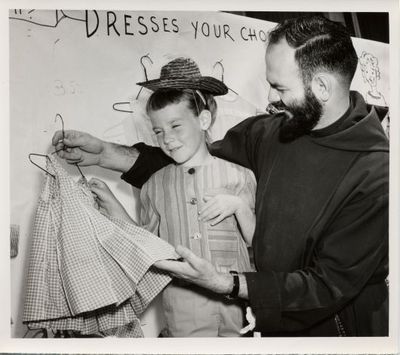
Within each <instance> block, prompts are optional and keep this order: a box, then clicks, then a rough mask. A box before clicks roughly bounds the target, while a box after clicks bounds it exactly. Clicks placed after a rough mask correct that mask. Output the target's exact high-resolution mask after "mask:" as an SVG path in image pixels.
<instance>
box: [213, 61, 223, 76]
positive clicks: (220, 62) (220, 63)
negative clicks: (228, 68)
mask: <svg viewBox="0 0 400 355" xmlns="http://www.w3.org/2000/svg"><path fill="white" fill-rule="evenodd" d="M217 64H219V65H220V66H221V70H222V74H221V81H222V82H224V72H225V68H224V66H223V64H222V59H221V60H219V61H217V62H216V63H215V64H214V66H213V69H214V68H215V67H216V65H217Z"/></svg>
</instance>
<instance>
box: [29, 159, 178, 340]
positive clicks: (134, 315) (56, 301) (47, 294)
mask: <svg viewBox="0 0 400 355" xmlns="http://www.w3.org/2000/svg"><path fill="white" fill-rule="evenodd" d="M47 170H48V171H49V172H51V173H52V174H53V175H54V176H55V178H53V177H52V176H50V175H47V177H46V180H45V184H44V186H43V190H42V193H41V195H40V198H39V202H38V207H37V212H36V216H35V220H34V226H33V242H32V248H31V255H30V263H29V270H28V277H27V288H26V298H25V307H24V314H23V321H24V322H25V323H27V324H28V326H29V327H30V328H51V329H57V330H74V331H79V332H81V333H82V334H94V333H99V332H100V333H101V332H103V333H104V334H108V335H109V334H114V335H115V334H117V335H119V336H121V331H120V330H118V329H117V328H118V327H124V329H125V331H123V332H122V333H123V334H125V335H126V336H141V335H142V332H141V330H140V327H138V325H139V321H138V316H139V315H140V314H141V313H142V312H143V311H144V310H145V309H146V307H147V306H148V305H149V303H150V302H151V301H152V300H153V299H154V297H155V296H156V295H157V294H158V293H159V292H161V290H162V289H163V288H164V287H165V286H166V285H167V284H168V282H169V281H170V280H171V278H170V276H168V275H167V274H165V273H163V272H161V271H159V270H157V269H156V268H154V267H152V265H153V264H154V262H155V261H157V260H161V259H171V258H176V254H175V252H174V248H173V247H172V246H171V245H169V244H168V243H166V242H164V241H163V240H161V239H160V238H158V237H156V236H155V235H153V234H151V233H149V232H148V231H146V230H144V229H142V228H139V227H137V226H135V225H133V224H129V223H127V222H125V221H122V220H118V219H116V218H112V217H110V216H107V215H104V214H102V213H100V212H99V211H98V209H97V208H96V204H95V201H94V198H93V196H92V193H91V191H90V189H89V188H88V186H87V184H86V183H85V182H84V181H82V180H81V181H80V182H75V181H73V180H72V179H71V177H70V176H69V175H68V174H67V172H66V171H65V170H64V169H63V168H62V167H61V166H60V165H59V164H58V162H57V160H56V158H54V157H50V159H49V160H48V163H47Z"/></svg>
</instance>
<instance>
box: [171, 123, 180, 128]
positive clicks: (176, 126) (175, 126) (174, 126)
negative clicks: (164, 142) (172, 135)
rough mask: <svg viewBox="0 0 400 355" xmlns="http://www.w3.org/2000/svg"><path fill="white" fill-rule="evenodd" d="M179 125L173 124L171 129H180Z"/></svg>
mask: <svg viewBox="0 0 400 355" xmlns="http://www.w3.org/2000/svg"><path fill="white" fill-rule="evenodd" d="M180 126H181V125H180V124H174V125H173V126H172V128H178V127H180Z"/></svg>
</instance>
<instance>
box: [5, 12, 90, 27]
mask: <svg viewBox="0 0 400 355" xmlns="http://www.w3.org/2000/svg"><path fill="white" fill-rule="evenodd" d="M91 12H92V11H89V12H88V13H89V14H90V13H91ZM9 19H10V20H20V21H25V22H29V23H32V24H34V25H38V26H42V27H51V28H56V27H57V26H58V24H59V23H60V22H61V21H62V20H66V19H69V20H74V21H81V22H85V16H84V12H81V11H73V10H71V11H67V10H36V9H12V10H9Z"/></svg>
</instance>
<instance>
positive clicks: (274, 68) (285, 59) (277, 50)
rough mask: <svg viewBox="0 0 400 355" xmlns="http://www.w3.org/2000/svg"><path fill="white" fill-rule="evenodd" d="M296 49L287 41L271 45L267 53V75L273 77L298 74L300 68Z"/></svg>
mask: <svg viewBox="0 0 400 355" xmlns="http://www.w3.org/2000/svg"><path fill="white" fill-rule="evenodd" d="M294 55H295V49H294V48H292V47H290V46H289V45H288V43H287V42H286V40H281V41H279V42H278V43H274V44H270V45H268V47H267V50H266V53H265V62H266V69H267V73H269V74H270V75H272V76H275V74H276V75H279V76H280V75H281V74H289V73H291V74H295V73H296V74H298V71H299V67H298V64H297V62H296V60H295V56H294Z"/></svg>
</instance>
